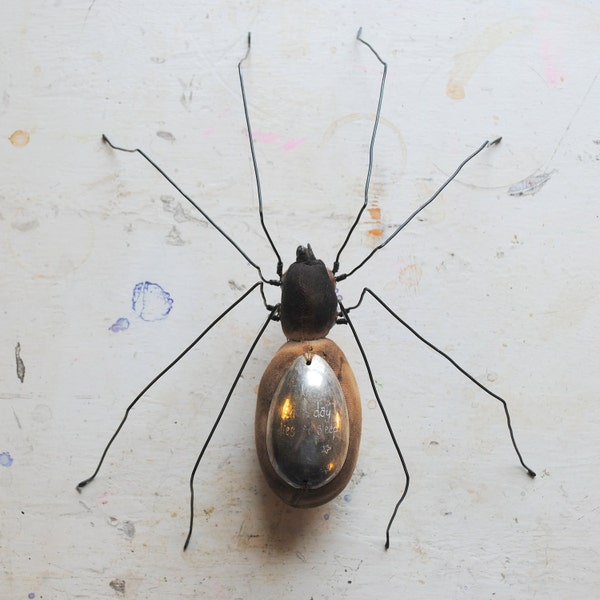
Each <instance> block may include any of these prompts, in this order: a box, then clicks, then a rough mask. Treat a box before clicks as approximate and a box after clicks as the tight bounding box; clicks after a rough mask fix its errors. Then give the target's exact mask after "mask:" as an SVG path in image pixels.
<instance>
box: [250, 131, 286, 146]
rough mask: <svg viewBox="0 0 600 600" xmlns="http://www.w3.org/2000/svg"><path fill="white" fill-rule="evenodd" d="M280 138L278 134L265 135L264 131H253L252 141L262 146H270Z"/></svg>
mask: <svg viewBox="0 0 600 600" xmlns="http://www.w3.org/2000/svg"><path fill="white" fill-rule="evenodd" d="M280 137H281V134H279V133H267V132H266V131H255V132H254V140H255V141H257V142H263V143H264V144H272V143H273V142H275V141H277V140H278V139H279V138H280Z"/></svg>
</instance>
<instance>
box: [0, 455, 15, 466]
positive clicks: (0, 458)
mask: <svg viewBox="0 0 600 600" xmlns="http://www.w3.org/2000/svg"><path fill="white" fill-rule="evenodd" d="M13 462H15V460H14V458H13V457H12V456H11V455H10V453H9V452H0V466H2V467H10V466H11V465H12V464H13Z"/></svg>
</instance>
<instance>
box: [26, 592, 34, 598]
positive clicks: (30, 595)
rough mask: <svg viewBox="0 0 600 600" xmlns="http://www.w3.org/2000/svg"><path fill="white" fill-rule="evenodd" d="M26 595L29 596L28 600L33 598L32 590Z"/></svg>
mask: <svg viewBox="0 0 600 600" xmlns="http://www.w3.org/2000/svg"><path fill="white" fill-rule="evenodd" d="M27 597H28V598H29V600H33V599H34V598H35V594H34V593H33V592H29V594H27Z"/></svg>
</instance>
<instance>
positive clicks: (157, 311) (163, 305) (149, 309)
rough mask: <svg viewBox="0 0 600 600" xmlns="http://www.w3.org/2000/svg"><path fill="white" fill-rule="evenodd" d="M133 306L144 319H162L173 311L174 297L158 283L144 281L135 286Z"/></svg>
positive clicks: (132, 298)
mask: <svg viewBox="0 0 600 600" xmlns="http://www.w3.org/2000/svg"><path fill="white" fill-rule="evenodd" d="M131 308H133V311H134V312H135V313H136V314H137V315H138V317H139V318H140V319H142V320H143V321H160V320H161V319H166V318H167V316H168V315H169V313H170V312H171V309H172V308H173V298H171V295H170V294H169V292H167V291H165V290H163V288H162V287H160V285H158V283H151V282H150V281H143V282H141V283H138V284H137V285H136V286H135V287H134V288H133V295H132V297H131Z"/></svg>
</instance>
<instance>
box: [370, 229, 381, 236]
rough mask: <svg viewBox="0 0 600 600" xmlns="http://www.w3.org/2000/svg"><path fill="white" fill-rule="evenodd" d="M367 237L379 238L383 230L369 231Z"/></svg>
mask: <svg viewBox="0 0 600 600" xmlns="http://www.w3.org/2000/svg"><path fill="white" fill-rule="evenodd" d="M369 235H372V236H375V237H381V236H382V235H383V229H369Z"/></svg>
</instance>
